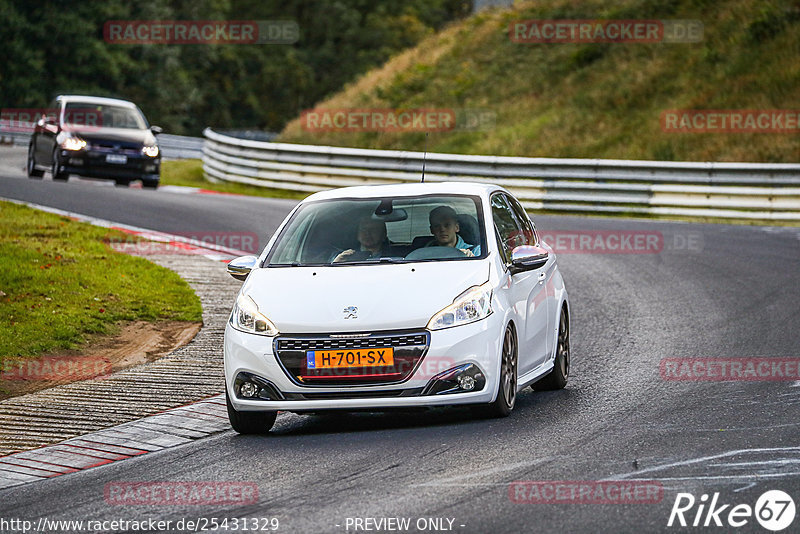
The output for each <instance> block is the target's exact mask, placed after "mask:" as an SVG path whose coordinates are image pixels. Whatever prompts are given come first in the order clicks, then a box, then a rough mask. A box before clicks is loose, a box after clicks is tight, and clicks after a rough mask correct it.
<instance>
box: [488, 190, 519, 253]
mask: <svg viewBox="0 0 800 534" xmlns="http://www.w3.org/2000/svg"><path fill="white" fill-rule="evenodd" d="M492 219H493V220H494V225H495V227H496V228H497V233H498V236H499V237H500V244H501V247H502V250H503V253H504V255H505V259H506V261H508V260H509V259H510V258H511V251H512V250H514V248H516V247H518V246H520V245H524V244H525V242H524V241H525V237H524V232H523V230H522V228H520V226H519V223H518V222H517V218H516V217H515V215H514V211H513V209H512V208H511V206H509V204H508V201H507V200H506V198H505V195H501V194H496V195H494V196H492Z"/></svg>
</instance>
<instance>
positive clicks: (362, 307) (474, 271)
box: [242, 260, 489, 334]
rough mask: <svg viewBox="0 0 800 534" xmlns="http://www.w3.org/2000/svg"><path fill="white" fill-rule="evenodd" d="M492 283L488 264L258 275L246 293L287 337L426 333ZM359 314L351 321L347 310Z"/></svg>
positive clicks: (271, 270)
mask: <svg viewBox="0 0 800 534" xmlns="http://www.w3.org/2000/svg"><path fill="white" fill-rule="evenodd" d="M488 278H489V262H488V261H486V260H467V261H440V262H427V263H407V264H399V265H393V264H380V265H348V266H338V267H327V266H326V267H267V268H263V269H255V270H253V271H252V272H251V273H250V276H248V278H247V281H246V282H245V284H244V286H243V287H242V293H243V294H245V295H249V296H250V297H251V298H252V299H253V300H254V301H255V302H256V304H258V307H259V310H260V311H261V312H262V313H263V314H264V315H266V316H267V317H268V318H269V319H270V320H271V321H272V322H273V323H275V326H277V327H278V330H279V331H280V332H281V333H291V334H304V333H334V332H374V331H378V330H397V329H404V328H424V327H425V326H426V325H427V324H428V321H429V320H430V318H431V317H432V316H433V315H434V314H435V313H436V312H438V311H439V310H441V309H442V308H444V307H445V306H448V305H449V304H451V303H452V302H453V299H454V298H455V297H457V296H458V295H459V294H461V293H462V292H464V290H466V289H468V288H470V287H472V286H476V285H481V284H483V283H484V282H486V281H487V280H488ZM350 306H355V307H356V308H358V312H357V315H358V317H357V318H354V319H345V318H344V311H343V310H344V309H345V308H348V307H350Z"/></svg>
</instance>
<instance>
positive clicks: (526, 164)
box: [203, 128, 800, 221]
mask: <svg viewBox="0 0 800 534" xmlns="http://www.w3.org/2000/svg"><path fill="white" fill-rule="evenodd" d="M203 135H204V136H205V138H206V142H205V145H204V147H203V170H204V172H205V175H206V177H207V178H209V179H211V180H223V181H230V182H240V183H246V184H251V185H256V186H261V187H271V188H278V189H289V190H294V191H309V192H312V191H321V190H324V189H331V188H335V187H344V186H351V185H365V184H377V183H402V182H417V181H419V179H420V171H421V169H422V161H423V153H422V152H401V151H394V150H368V149H358V148H340V147H329V146H315V145H293V144H286V143H267V142H259V141H248V140H243V139H237V138H233V137H229V136H226V135H222V134H219V133H217V132H214V131H213V130H211V129H209V128H207V129H206V130H205V131H204V132H203ZM425 180H426V181H432V182H433V181H466V182H486V183H495V184H499V185H502V186H504V187H506V188H508V189H509V190H510V191H512V192H513V193H514V194H515V195H516V196H517V197H518V198H519V199H520V200H521V201H522V202H523V204H524V205H525V207H526V208H530V209H533V210H547V211H558V212H582V213H607V214H614V213H617V214H640V215H641V214H645V215H668V216H669V215H673V216H696V217H723V218H734V219H770V220H782V221H800V164H794V163H791V164H783V163H775V164H767V163H712V162H705V163H696V162H671V161H632V160H599V159H553V158H521V157H505V156H471V155H460V154H436V153H429V154H428V155H427V160H426V163H425Z"/></svg>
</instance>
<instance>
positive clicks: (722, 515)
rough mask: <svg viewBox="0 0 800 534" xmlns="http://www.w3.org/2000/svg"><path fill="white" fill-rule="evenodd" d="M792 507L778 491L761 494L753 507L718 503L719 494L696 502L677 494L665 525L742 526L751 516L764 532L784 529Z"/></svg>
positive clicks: (748, 521) (783, 494)
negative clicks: (765, 530)
mask: <svg viewBox="0 0 800 534" xmlns="http://www.w3.org/2000/svg"><path fill="white" fill-rule="evenodd" d="M794 516H795V504H794V500H793V499H792V498H791V497H790V496H789V494H788V493H786V492H784V491H781V490H770V491H767V492H764V493H763V494H762V495H761V496H760V497H759V498H758V499H757V500H756V504H755V506H750V505H749V504H735V505H734V504H730V503H722V502H721V501H720V498H719V493H714V495H713V496H712V497H711V499H710V501H709V496H708V495H707V494H705V493H704V494H703V495H701V496H700V499H696V498H695V496H694V495H692V494H691V493H678V495H677V496H676V497H675V502H674V503H673V505H672V511H671V512H670V514H669V521H668V522H667V526H668V527H671V526H681V527H687V526H692V527H728V528H731V527H733V528H738V527H743V526H745V525H747V524H748V523H750V522H751V520H752V519H753V517H755V519H756V521H758V523H759V524H760V525H761V526H762V527H764V528H765V529H767V530H771V531H773V532H778V531H781V530H784V529H785V528H787V527H788V526H789V525H791V524H792V522H793V521H794Z"/></svg>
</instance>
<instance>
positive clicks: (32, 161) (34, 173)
mask: <svg viewBox="0 0 800 534" xmlns="http://www.w3.org/2000/svg"><path fill="white" fill-rule="evenodd" d="M26 167H27V169H28V178H41V177H42V176H44V171H41V170H39V169H37V168H36V158H35V157H34V155H33V143H31V144H29V145H28V164H27V166H26Z"/></svg>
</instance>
